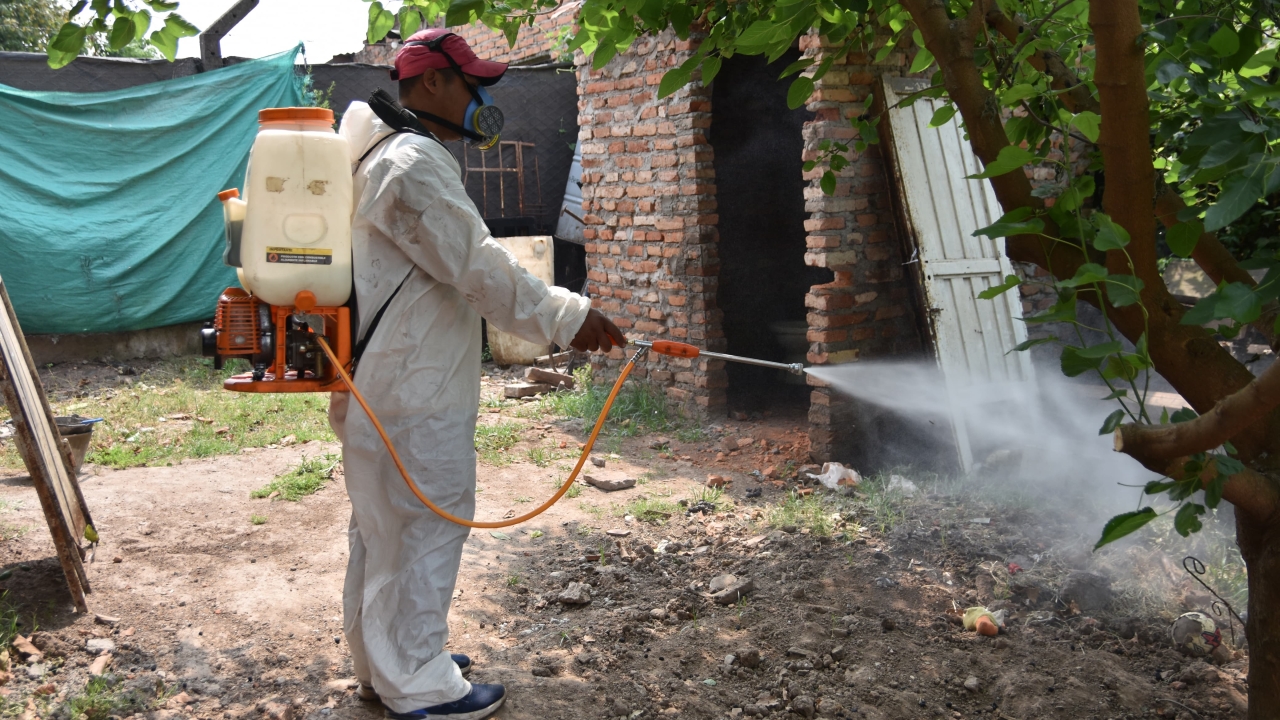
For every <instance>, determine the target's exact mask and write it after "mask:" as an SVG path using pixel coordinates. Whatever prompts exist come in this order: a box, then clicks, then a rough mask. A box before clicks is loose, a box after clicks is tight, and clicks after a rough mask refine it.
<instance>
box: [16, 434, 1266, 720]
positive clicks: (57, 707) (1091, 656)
mask: <svg viewBox="0 0 1280 720" xmlns="http://www.w3.org/2000/svg"><path fill="white" fill-rule="evenodd" d="M480 418H481V422H482V423H494V422H497V421H499V419H501V420H502V421H503V422H519V423H522V424H524V425H526V426H532V427H531V428H529V430H530V432H529V433H527V434H526V439H525V441H524V442H525V443H526V444H529V443H540V444H542V445H550V446H552V447H556V446H558V445H559V444H560V443H563V444H564V445H565V447H567V448H568V449H569V451H570V452H571V451H572V450H573V449H574V448H576V447H577V443H578V442H580V441H581V439H582V432H581V423H580V422H578V421H562V422H557V421H554V420H553V419H549V418H543V419H536V418H535V419H527V418H526V419H521V418H512V417H510V414H509V413H507V412H506V411H503V412H502V413H490V412H486V411H485V410H484V409H482V410H481V412H480ZM803 430H804V425H803V422H802V419H798V418H790V419H789V418H787V417H774V418H769V419H767V420H763V421H759V422H750V421H726V422H723V423H721V424H720V425H718V426H716V427H714V428H709V431H708V436H707V437H706V438H705V439H704V440H701V441H699V442H694V443H682V442H680V441H679V440H676V439H674V438H659V437H656V436H653V435H648V436H640V437H636V438H628V439H625V440H621V441H617V442H615V443H614V444H613V445H612V447H610V448H608V450H612V451H613V454H611V455H607V456H606V457H604V458H603V459H604V461H605V468H604V469H603V470H601V469H600V468H596V467H594V466H589V472H595V473H599V474H615V475H618V476H626V477H632V478H639V479H640V480H641V481H642V482H641V484H639V485H637V486H636V487H634V488H631V489H627V490H621V491H617V492H613V493H605V492H602V491H600V490H597V489H595V488H593V487H584V488H583V489H582V491H581V494H580V495H579V496H578V497H576V498H573V499H568V498H566V499H565V500H563V501H562V502H561V503H559V504H558V505H557V506H556V507H554V508H552V509H551V510H550V511H549V512H547V513H546V514H545V515H543V516H540V517H539V518H537V519H535V520H534V521H532V522H530V523H528V524H526V525H524V526H521V527H518V528H513V529H510V530H508V531H506V532H505V533H498V534H495V533H490V532H487V531H476V532H473V533H472V534H471V537H470V539H469V540H468V542H467V547H466V552H465V555H464V559H463V565H462V570H461V573H460V577H459V582H458V590H457V592H456V595H455V601H454V606H453V611H452V614H451V618H450V625H451V641H450V647H449V649H450V650H451V651H453V652H462V653H466V654H468V655H470V656H471V657H472V658H473V659H474V661H475V663H476V671H475V673H474V674H473V676H472V678H471V679H472V680H474V681H479V682H502V683H505V684H506V685H507V688H508V693H509V695H508V698H509V699H508V701H507V704H506V707H505V708H504V709H503V710H502V711H501V712H500V713H499V715H498V717H500V718H507V719H509V720H516V719H522V718H628V719H629V720H630V719H633V718H647V717H654V716H657V715H670V716H678V717H689V718H724V717H740V716H758V717H773V718H784V717H792V716H799V717H806V718H807V717H815V716H818V717H836V718H868V719H883V720H889V719H893V720H899V719H901V720H906V719H908V718H993V719H995V718H1000V719H1002V720H1032V719H1033V718H1063V719H1066V718H1071V719H1078V720H1085V719H1090V720H1104V719H1106V720H1120V719H1121V718H1124V719H1129V718H1147V717H1164V718H1178V719H1179V720H1190V719H1193V718H1241V717H1243V716H1244V712H1245V701H1244V693H1245V692H1246V689H1245V684H1244V675H1245V673H1246V671H1247V665H1246V663H1247V659H1244V658H1243V655H1242V654H1240V653H1237V658H1236V659H1235V660H1233V661H1231V662H1229V663H1227V664H1226V665H1223V666H1211V665H1209V664H1207V663H1205V662H1204V661H1201V660H1194V659H1190V658H1187V657H1184V656H1182V655H1179V654H1177V653H1176V652H1174V651H1173V650H1172V649H1171V647H1170V643H1169V641H1168V617H1167V615H1165V616H1162V615H1160V614H1159V613H1158V612H1155V611H1149V612H1146V614H1143V612H1142V611H1135V609H1134V607H1132V606H1125V605H1124V604H1123V603H1121V602H1120V601H1119V600H1118V599H1113V598H1112V596H1111V595H1110V594H1107V593H1104V595H1105V597H1104V598H1103V600H1102V601H1101V605H1100V606H1099V607H1098V608H1097V609H1096V610H1094V609H1092V608H1089V607H1087V605H1088V603H1085V605H1086V607H1085V608H1083V609H1082V608H1081V602H1083V598H1084V596H1081V597H1082V600H1081V601H1076V600H1074V599H1073V598H1072V597H1070V593H1064V587H1063V583H1064V580H1063V578H1064V577H1066V576H1068V575H1070V573H1072V572H1078V571H1108V572H1111V573H1114V572H1116V570H1117V568H1123V567H1124V566H1125V565H1126V563H1129V564H1132V563H1149V561H1150V559H1151V556H1149V555H1143V554H1141V553H1142V551H1141V549H1139V548H1130V549H1129V550H1123V549H1117V550H1115V551H1114V552H1113V553H1111V554H1109V555H1106V556H1105V558H1099V556H1094V555H1090V553H1089V552H1088V547H1089V541H1090V540H1091V539H1092V538H1089V539H1088V540H1086V539H1083V538H1075V539H1074V540H1071V541H1068V538H1070V537H1072V536H1071V533H1072V532H1073V531H1072V530H1071V529H1070V527H1069V522H1068V521H1067V519H1064V518H1063V517H1062V515H1061V513H1060V512H1054V513H1050V512H1047V511H1044V512H1042V511H1041V510H1039V509H1037V508H1036V507H1034V506H1016V507H1001V506H986V505H982V504H981V503H980V502H977V501H974V500H973V499H972V498H970V497H968V496H966V495H964V494H957V493H952V492H949V491H947V490H946V488H943V487H939V488H938V489H936V490H935V489H931V488H930V486H928V485H927V484H926V483H925V482H923V481H921V482H920V486H921V487H920V489H919V490H918V491H917V493H916V494H915V495H914V497H912V498H910V502H902V503H900V504H899V505H894V504H892V502H891V500H892V499H891V498H889V497H888V496H887V495H884V494H881V495H878V496H877V495H874V494H863V495H859V496H853V497H847V498H842V499H840V500H839V501H833V503H832V504H831V505H829V506H822V505H820V504H819V505H816V506H815V505H813V502H814V501H812V500H808V501H803V500H802V501H801V502H800V503H799V504H802V503H803V502H808V503H810V504H809V505H807V506H806V507H810V508H812V507H819V508H822V507H827V509H828V510H830V512H827V511H826V510H822V511H821V512H820V513H819V514H820V515H822V517H821V518H817V517H816V516H812V515H811V516H809V520H812V521H814V523H817V522H818V520H820V521H821V522H822V523H827V524H828V525H829V526H830V527H831V529H832V534H831V535H830V536H829V537H822V536H820V535H821V533H820V532H815V528H816V527H817V525H816V524H813V523H806V522H797V523H796V524H794V525H783V526H781V527H770V526H769V524H768V522H767V521H768V520H769V519H770V518H771V517H772V518H777V517H779V515H777V513H778V507H779V506H780V504H781V503H784V502H785V501H786V500H787V498H788V497H789V493H790V492H792V491H793V490H795V489H797V488H798V485H797V483H796V482H795V481H794V480H792V479H787V478H784V479H779V480H773V479H772V478H770V477H769V475H770V474H772V473H769V472H768V469H769V468H770V467H772V468H774V469H775V471H776V470H777V469H778V468H784V467H786V463H787V461H788V460H790V461H791V462H792V465H793V466H794V465H799V464H802V463H804V462H806V461H807V454H808V448H807V440H806V439H805V436H804V434H803ZM747 439H750V440H751V442H750V443H745V442H743V441H745V440H747ZM664 440H666V441H667V443H666V444H665V445H664V444H663V441H664ZM739 446H740V447H739ZM735 447H738V448H739V449H733V448H735ZM333 452H338V448H337V447H336V446H334V445H331V444H326V443H319V442H312V443H307V444H304V445H298V446H293V447H282V448H265V449H255V450H247V451H244V452H241V453H240V454H238V455H231V456H223V457H217V458H211V459H203V460H188V461H184V462H182V463H180V464H175V465H173V466H172V467H144V468H133V469H127V470H109V469H105V468H100V467H92V466H91V467H89V468H88V469H87V472H86V473H85V475H84V476H83V477H82V480H81V482H82V486H83V490H84V494H85V497H86V500H87V502H88V505H89V507H90V509H91V511H92V513H93V516H94V520H95V524H96V527H97V529H98V532H99V535H100V537H101V544H100V546H99V547H98V548H97V550H96V555H95V557H94V559H93V562H91V563H90V564H89V565H88V572H89V577H90V579H91V581H92V583H93V592H92V594H91V596H90V607H91V609H92V611H93V612H92V613H91V614H90V615H89V616H79V615H76V614H74V613H72V612H71V607H70V601H69V597H68V595H67V593H66V590H65V586H64V582H63V579H62V576H61V571H60V569H59V566H58V564H57V562H56V560H55V559H54V557H53V548H52V543H51V542H50V540H49V537H48V533H47V532H46V530H45V527H44V523H43V518H42V516H41V512H40V508H39V502H38V500H37V498H36V495H35V492H34V491H33V490H32V488H31V486H30V482H29V480H28V479H27V478H25V476H23V475H22V473H21V472H18V471H7V472H6V473H5V474H4V476H3V477H0V501H2V502H3V503H4V505H3V507H5V508H7V509H6V510H5V511H4V512H2V513H0V528H3V534H4V536H5V537H6V538H7V539H6V540H5V541H3V542H0V587H3V588H4V589H5V590H7V592H8V599H9V601H10V602H11V603H13V604H14V605H15V606H16V607H17V608H19V610H20V613H19V617H20V619H21V622H22V625H21V626H20V627H19V628H18V630H19V632H21V633H23V634H28V633H30V632H31V631H32V630H33V629H34V630H36V631H37V633H36V636H35V638H34V639H35V641H36V644H37V645H38V646H40V647H41V648H42V649H43V650H44V659H43V660H42V661H41V662H39V663H36V664H35V666H34V667H33V666H31V665H25V666H24V665H23V663H21V662H20V661H15V667H14V669H13V673H12V679H11V680H10V681H9V682H8V683H7V684H6V685H4V686H2V687H0V695H3V696H4V698H5V702H6V703H7V704H6V705H5V706H4V708H3V712H4V714H12V715H17V714H20V713H22V714H25V715H26V716H27V717H34V716H39V717H48V716H51V715H52V716H55V717H60V718H66V720H77V719H76V718H75V717H74V716H73V715H72V714H71V713H72V710H70V709H69V708H70V704H69V701H70V700H71V699H73V698H75V697H76V696H77V694H79V693H82V692H83V688H84V686H85V682H86V679H87V677H88V666H89V664H90V663H91V662H92V661H93V660H94V659H95V655H96V654H97V653H98V652H99V651H100V649H101V648H102V647H103V644H102V643H101V642H100V641H101V639H109V640H111V641H112V642H113V643H114V649H113V650H110V653H111V655H112V660H111V665H110V668H109V670H108V673H109V674H110V676H111V682H113V683H117V684H116V687H117V688H118V689H119V690H120V691H121V692H123V691H124V690H125V689H134V690H136V691H138V692H145V693H150V696H154V695H155V694H156V693H157V692H158V693H159V695H160V698H161V699H160V702H159V708H160V709H158V710H154V711H151V713H150V714H151V716H152V717H153V718H154V720H166V719H168V720H172V719H173V718H178V717H181V718H201V719H206V718H207V719H213V718H219V717H221V718H226V719H229V720H230V719H238V718H257V717H260V716H264V717H270V718H273V720H282V718H285V717H292V718H303V717H306V718H317V719H318V718H334V717H342V718H359V719H363V718H374V717H380V716H381V713H382V708H381V707H380V706H379V705H377V704H376V703H373V704H371V703H364V702H361V701H360V700H358V699H357V698H356V697H355V694H354V690H353V682H354V678H353V677H352V673H353V671H352V668H351V663H350V658H349V653H348V651H347V647H346V644H345V640H344V639H343V637H342V631H341V627H342V621H341V588H342V579H343V572H344V567H345V563H346V553H347V541H346V526H347V521H348V516H349V507H348V500H347V497H346V494H345V492H344V489H343V485H342V482H341V475H340V474H339V475H338V476H337V477H336V478H335V480H334V481H332V482H330V483H328V484H327V485H326V486H325V487H324V488H323V489H322V490H320V491H319V492H318V493H316V494H314V495H311V496H308V497H305V498H303V499H302V500H301V501H299V502H284V501H279V500H268V499H259V500H254V499H250V492H251V491H253V490H255V489H257V488H260V487H262V486H263V485H265V484H267V483H268V482H269V481H270V480H271V479H272V478H273V477H275V476H277V475H279V474H281V473H283V472H285V471H286V470H287V469H288V468H290V467H292V466H294V465H296V464H297V463H298V462H299V461H300V459H301V458H303V457H304V456H312V457H314V456H316V455H320V454H323V453H333ZM563 464H564V463H563V461H562V462H560V463H552V464H551V465H550V466H548V467H545V468H544V467H538V466H537V465H535V464H533V463H531V462H528V461H525V460H520V461H517V462H514V463H513V464H510V465H508V466H506V467H494V466H489V465H481V466H480V469H479V488H480V495H479V507H480V513H479V514H480V516H482V517H487V518H496V517H502V516H503V515H504V514H510V513H522V512H525V511H526V510H527V509H528V508H530V507H533V504H531V503H538V502H541V500H542V499H543V498H545V497H547V496H548V495H550V494H551V493H552V492H553V491H554V489H555V488H556V486H557V483H558V480H559V479H560V478H561V477H563V472H562V470H561V469H560V468H559V467H557V465H563ZM753 473H755V474H753ZM710 474H716V475H720V476H723V477H725V478H726V479H727V480H730V481H731V482H730V483H729V485H728V486H727V488H726V499H727V502H726V503H725V504H723V505H722V506H721V507H719V508H716V507H714V506H708V505H706V504H703V505H698V504H697V503H696V502H695V503H690V504H688V505H687V506H686V507H684V508H681V509H680V511H679V512H676V513H674V514H672V515H670V516H669V517H667V518H666V520H665V523H664V524H661V525H657V524H651V523H648V522H643V521H641V519H638V518H630V517H629V516H627V515H626V512H627V510H625V509H624V508H626V507H628V506H629V505H630V504H631V503H633V502H634V501H635V500H636V499H637V498H639V497H641V496H647V497H650V498H657V499H666V500H669V501H671V502H674V501H676V500H681V499H692V498H696V497H697V496H698V495H699V493H700V492H701V491H702V490H703V488H704V487H705V483H706V481H707V478H708V475H710ZM805 489H806V490H808V489H811V488H805ZM822 494H823V491H822V490H821V489H819V490H818V493H817V496H821V495H822ZM749 495H750V497H749ZM877 498H879V499H878V500H877ZM792 505H793V506H797V505H798V503H797V502H796V501H794V500H793V501H792ZM631 507H634V506H631ZM254 515H259V516H263V517H265V522H262V523H261V524H254V523H253V522H252V521H251V517H252V516H254ZM776 524H777V523H776V522H775V525H776ZM1094 531H1095V532H1096V528H1095V529H1094ZM1135 553H1136V554H1135ZM1099 555H1102V554H1099ZM1010 563H1012V564H1013V565H1014V568H1013V569H1014V574H1012V575H1011V574H1010ZM1107 563H1110V564H1109V565H1108V564H1107ZM725 574H733V575H734V576H736V578H737V579H738V580H739V581H741V580H745V579H750V581H751V583H752V585H753V589H752V590H751V591H749V592H747V593H746V594H745V596H744V597H743V598H742V599H741V600H739V601H738V602H736V603H732V604H728V605H719V604H717V603H716V602H714V601H713V600H711V599H710V597H709V594H710V592H709V591H710V585H711V584H712V581H713V580H714V579H716V578H717V577H719V576H722V575H725ZM1170 575H1171V580H1170V583H1171V584H1170V585H1169V587H1170V588H1174V590H1173V591H1175V592H1183V591H1185V590H1186V588H1187V587H1189V584H1188V583H1181V582H1180V581H1176V580H1173V579H1172V575H1173V572H1172V571H1170ZM571 583H583V584H585V585H586V586H588V589H587V590H586V592H587V594H588V595H589V597H590V602H589V603H588V604H585V605H571V604H565V603H562V602H561V601H560V600H559V598H560V596H561V593H562V592H564V591H565V590H566V588H567V587H568V586H569V585H570V584H571ZM575 589H577V590H579V591H580V588H578V586H575ZM1104 590H1105V588H1104ZM1117 597H1119V596H1117ZM1179 602H1180V603H1182V604H1183V605H1188V604H1196V603H1201V604H1202V603H1204V602H1205V600H1204V598H1198V597H1196V596H1194V594H1188V595H1187V596H1186V597H1184V598H1180V599H1179ZM975 604H986V605H987V606H988V607H990V608H991V609H993V610H995V609H1004V610H1005V611H1006V612H1007V613H1008V619H1007V621H1006V627H1005V629H1004V630H1003V631H1002V632H1001V634H1000V635H999V636H998V637H995V638H988V637H983V636H979V635H976V634H974V633H971V632H966V631H965V630H964V629H963V628H962V627H961V626H960V625H959V617H958V613H957V610H963V609H964V608H965V607H968V606H971V605H975ZM1187 609H1201V608H1200V607H1187ZM94 613H96V614H99V615H102V616H108V617H106V618H103V619H102V620H105V621H106V622H103V621H101V620H100V621H95V618H94V616H93V614H94ZM114 619H118V622H114ZM33 623H34V624H35V626H36V627H33ZM92 640H98V641H99V642H97V643H94V648H95V650H94V651H93V652H91V651H89V650H88V646H89V643H90V641H92ZM166 698H167V699H166ZM138 711H139V708H137V707H134V708H133V709H131V710H129V711H128V713H126V714H129V713H136V712H138ZM139 717H141V716H140V715H139Z"/></svg>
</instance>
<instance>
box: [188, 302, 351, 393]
mask: <svg viewBox="0 0 1280 720" xmlns="http://www.w3.org/2000/svg"><path fill="white" fill-rule="evenodd" d="M264 308H265V309H266V311H267V312H268V313H269V320H270V328H264V327H262V325H261V324H260V322H261V321H260V313H261V311H262V310H263V309H264ZM295 315H299V316H307V317H308V318H310V319H311V320H313V321H314V320H315V319H316V318H317V317H318V318H319V319H320V321H321V323H323V334H324V337H325V339H326V341H327V342H328V343H329V346H330V347H331V348H332V349H333V351H334V353H335V354H336V355H337V356H338V360H339V361H340V362H341V363H342V366H343V367H344V368H346V369H350V367H351V311H350V309H348V308H346V307H317V306H316V304H315V296H314V295H312V294H311V293H310V292H307V291H303V292H300V293H298V295H297V297H296V298H295V299H294V305H292V306H277V305H267V304H266V303H263V302H262V301H260V300H259V299H258V298H256V297H253V296H252V295H250V294H249V293H247V292H245V291H244V290H242V289H240V288H227V289H226V290H225V291H224V292H223V293H222V296H221V297H219V298H218V309H217V312H216V314H215V316H214V322H213V323H212V324H211V325H206V328H207V329H206V330H205V333H210V332H212V333H214V334H215V335H216V342H214V341H213V338H210V341H211V346H207V351H206V354H208V355H214V353H216V356H217V357H219V358H230V357H242V358H246V359H249V360H250V361H251V362H256V366H257V367H258V368H259V370H261V369H262V365H263V364H265V362H266V361H265V360H264V359H263V358H262V357H261V355H262V352H263V349H264V348H266V349H267V351H268V352H269V353H270V358H271V364H270V365H269V366H268V367H267V368H266V371H265V373H264V374H263V376H262V379H260V380H254V379H253V375H254V373H253V372H247V373H240V374H239V375H233V376H231V377H229V378H227V379H226V380H225V381H224V382H223V384H222V386H223V388H225V389H227V390H233V391H235V392H253V393H288V392H347V386H346V384H345V383H344V382H343V381H342V378H341V376H339V374H338V372H337V369H336V368H334V367H333V365H332V363H330V362H328V361H327V358H326V359H324V361H323V362H321V363H320V367H321V368H322V372H321V374H320V375H318V376H317V375H314V374H313V373H311V372H309V371H308V372H306V373H305V374H304V375H303V377H298V371H297V370H289V369H288V367H289V352H290V350H291V342H293V341H296V340H297V339H298V337H299V334H301V336H302V337H303V338H305V337H309V336H312V335H313V334H314V332H313V330H312V329H311V327H310V326H303V327H299V326H298V324H297V323H293V326H294V329H293V330H289V328H290V323H291V318H292V317H293V316H295ZM268 331H269V332H270V334H271V335H270V337H264V333H265V332H268ZM294 344H295V345H296V343H294ZM308 351H309V352H314V353H315V354H316V355H318V356H319V357H321V358H324V353H323V352H322V351H321V349H320V348H319V347H318V346H316V347H315V348H314V350H311V349H308ZM308 357H311V356H310V355H308ZM218 362H221V360H219V361H218ZM295 367H296V366H295Z"/></svg>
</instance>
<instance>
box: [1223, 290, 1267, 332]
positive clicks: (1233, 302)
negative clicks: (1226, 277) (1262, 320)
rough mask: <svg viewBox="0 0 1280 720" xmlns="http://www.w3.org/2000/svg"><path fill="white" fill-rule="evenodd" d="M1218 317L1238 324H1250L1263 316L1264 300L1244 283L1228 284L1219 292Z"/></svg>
mask: <svg viewBox="0 0 1280 720" xmlns="http://www.w3.org/2000/svg"><path fill="white" fill-rule="evenodd" d="M1218 296H1219V298H1220V299H1219V300H1218V309H1217V313H1216V314H1217V315H1218V317H1220V318H1231V319H1232V320H1235V321H1236V322H1238V323H1243V324H1246V325H1247V324H1249V323H1251V322H1253V321H1254V320H1257V319H1258V317H1259V316H1261V315H1262V299H1261V298H1260V297H1258V293H1257V292H1256V291H1255V290H1254V289H1253V288H1251V287H1249V286H1248V285H1245V284H1244V283H1238V282H1233V283H1227V284H1226V285H1225V286H1223V287H1222V289H1221V290H1219V291H1218Z"/></svg>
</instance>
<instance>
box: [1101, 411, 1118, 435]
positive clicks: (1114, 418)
mask: <svg viewBox="0 0 1280 720" xmlns="http://www.w3.org/2000/svg"><path fill="white" fill-rule="evenodd" d="M1123 421H1124V410H1116V411H1115V412H1113V413H1111V414H1110V415H1108V416H1107V419H1106V420H1103V421H1102V429H1100V430H1098V434H1099V435H1110V434H1111V433H1113V432H1115V431H1116V428H1118V427H1120V423H1121V422H1123Z"/></svg>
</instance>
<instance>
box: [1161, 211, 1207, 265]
mask: <svg viewBox="0 0 1280 720" xmlns="http://www.w3.org/2000/svg"><path fill="white" fill-rule="evenodd" d="M1203 234H1204V223H1202V222H1200V221H1199V220H1191V221H1189V222H1181V223H1178V224H1177V225H1174V226H1173V227H1171V228H1169V229H1168V230H1166V231H1165V233H1164V241H1165V242H1166V243H1167V244H1168V245H1169V249H1170V250H1172V251H1173V254H1175V255H1177V256H1178V257H1182V258H1189V257H1191V253H1192V252H1194V251H1195V249H1196V244H1197V243H1199V242H1200V236H1201V235H1203Z"/></svg>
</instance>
